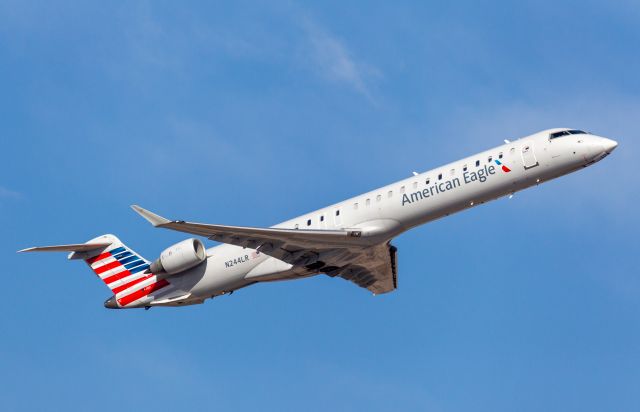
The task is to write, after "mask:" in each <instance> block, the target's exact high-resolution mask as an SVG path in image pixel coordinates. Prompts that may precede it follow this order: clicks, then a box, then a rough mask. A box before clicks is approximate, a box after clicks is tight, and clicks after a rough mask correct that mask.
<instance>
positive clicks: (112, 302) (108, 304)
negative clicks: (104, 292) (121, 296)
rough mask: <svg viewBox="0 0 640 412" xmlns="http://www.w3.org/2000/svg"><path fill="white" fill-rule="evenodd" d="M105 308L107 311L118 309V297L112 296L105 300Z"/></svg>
mask: <svg viewBox="0 0 640 412" xmlns="http://www.w3.org/2000/svg"><path fill="white" fill-rule="evenodd" d="M104 307H105V308H107V309H118V302H116V297H115V296H111V297H110V298H109V299H107V300H105V301H104Z"/></svg>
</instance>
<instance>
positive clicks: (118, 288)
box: [112, 273, 153, 295]
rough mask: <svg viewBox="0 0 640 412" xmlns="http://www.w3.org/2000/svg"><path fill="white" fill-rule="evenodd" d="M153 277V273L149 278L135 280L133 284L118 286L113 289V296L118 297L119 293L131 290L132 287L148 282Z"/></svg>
mask: <svg viewBox="0 0 640 412" xmlns="http://www.w3.org/2000/svg"><path fill="white" fill-rule="evenodd" d="M151 276H153V273H149V274H148V275H147V276H143V277H141V278H138V279H134V280H132V281H131V282H127V283H125V284H124V285H121V286H118V287H117V288H113V289H112V290H113V294H114V295H117V294H118V293H120V292H122V291H123V290H126V289H129V288H130V287H131V286H133V285H135V284H137V283H140V282H142V281H143V280H147V279H149V278H150V277H151Z"/></svg>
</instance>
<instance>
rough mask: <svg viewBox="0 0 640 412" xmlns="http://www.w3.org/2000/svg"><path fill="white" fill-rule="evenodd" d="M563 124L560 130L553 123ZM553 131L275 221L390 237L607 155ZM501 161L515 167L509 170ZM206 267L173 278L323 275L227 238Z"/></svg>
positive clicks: (595, 141)
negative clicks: (553, 134)
mask: <svg viewBox="0 0 640 412" xmlns="http://www.w3.org/2000/svg"><path fill="white" fill-rule="evenodd" d="M554 130H562V129H554ZM554 130H547V131H544V132H540V133H536V134H534V135H531V136H527V137H524V138H522V139H519V140H516V141H513V142H509V143H506V144H504V145H501V146H498V147H495V148H493V149H490V150H487V151H484V152H481V153H478V154H475V155H473V156H470V157H467V158H464V159H461V160H458V161H456V162H453V163H449V164H446V165H444V166H441V167H438V168H435V169H433V170H429V171H427V172H425V173H421V174H418V175H415V176H411V177H410V178H407V179H404V180H401V181H399V182H395V183H392V184H390V185H387V186H384V187H381V188H379V189H376V190H372V191H370V192H367V193H364V194H362V195H359V196H356V197H353V198H351V199H348V200H345V201H343V202H340V203H336V204H333V205H330V206H327V207H324V208H322V209H318V210H316V211H313V212H311V213H307V214H305V215H302V216H299V217H296V218H294V219H291V220H288V221H286V222H283V223H280V224H278V225H276V226H274V227H276V228H289V229H294V228H297V229H336V228H339V229H344V228H354V229H360V230H363V231H369V232H370V233H374V234H375V235H374V236H373V239H374V240H375V242H378V243H382V242H387V241H389V240H390V239H392V238H393V237H395V236H398V235H399V234H401V233H402V232H405V231H407V230H409V229H411V228H413V227H415V226H418V225H421V224H424V223H427V222H430V221H432V220H436V219H439V218H442V217H445V216H448V215H450V214H452V213H455V212H459V211H461V210H464V209H467V208H470V207H473V206H477V205H480V204H482V203H485V202H487V201H490V200H493V199H497V198H499V197H502V196H505V195H509V194H512V193H514V192H517V191H519V190H522V189H526V188H528V187H530V186H533V185H537V184H539V183H543V182H546V181H548V180H551V179H554V178H556V177H559V176H562V175H565V174H567V173H571V172H573V171H575V170H578V169H580V168H582V167H585V166H588V165H590V164H592V163H595V162H596V161H598V160H601V159H602V158H604V157H605V156H606V155H607V154H609V153H610V152H611V151H612V150H613V149H614V148H615V147H616V143H615V142H614V141H612V140H609V139H606V138H603V137H599V136H595V135H591V134H573V135H565V136H561V137H557V138H553V139H550V133H552V132H554ZM496 160H498V161H499V162H500V163H502V165H504V166H505V167H507V168H508V169H509V170H510V171H509V172H505V171H504V170H503V169H502V166H501V165H499V164H497V162H496ZM207 255H208V258H207V261H206V265H205V268H199V269H197V270H195V269H194V270H191V271H187V272H185V273H184V274H183V275H181V276H179V277H176V278H175V279H172V283H177V284H178V286H180V287H181V288H182V289H183V290H189V291H190V292H191V294H192V296H193V297H199V298H208V297H213V296H216V295H219V294H224V293H227V292H230V291H233V290H235V289H239V288H242V287H244V286H247V285H250V284H252V283H256V282H260V281H269V280H283V279H295V278H299V277H305V276H310V275H315V274H318V273H319V272H318V271H317V270H316V271H314V270H310V269H306V268H300V267H292V266H291V265H290V264H288V263H285V262H282V261H280V260H278V259H275V258H273V257H270V256H267V255H265V254H260V253H258V252H256V251H255V250H252V249H246V248H241V247H238V246H233V245H228V244H223V245H219V246H216V247H213V248H210V249H208V250H207Z"/></svg>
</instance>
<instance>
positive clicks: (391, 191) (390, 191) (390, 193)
mask: <svg viewBox="0 0 640 412" xmlns="http://www.w3.org/2000/svg"><path fill="white" fill-rule="evenodd" d="M391 196H393V190H389V193H387V197H388V198H389V199H391Z"/></svg>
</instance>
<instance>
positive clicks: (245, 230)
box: [131, 205, 365, 247]
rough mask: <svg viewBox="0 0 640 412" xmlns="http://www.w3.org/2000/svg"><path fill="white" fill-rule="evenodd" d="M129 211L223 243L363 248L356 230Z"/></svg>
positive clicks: (139, 209) (159, 224) (156, 223)
mask: <svg viewBox="0 0 640 412" xmlns="http://www.w3.org/2000/svg"><path fill="white" fill-rule="evenodd" d="M131 208H132V209H133V210H134V211H135V212H136V213H138V214H139V215H140V216H142V217H143V218H145V219H146V220H147V221H149V222H150V223H151V224H152V225H153V226H154V227H161V228H166V229H172V230H176V231H179V232H185V233H191V234H194V235H198V236H205V237H209V238H211V239H213V240H217V241H220V242H223V243H232V244H235V243H236V242H230V241H227V240H225V237H227V236H230V237H233V236H240V237H245V238H249V239H255V240H256V241H257V242H258V243H260V242H261V241H269V240H274V241H281V242H290V241H295V242H300V243H305V244H309V245H322V246H325V247H326V246H337V247H349V246H364V243H365V242H362V240H364V239H362V238H361V231H360V230H348V229H346V230H310V229H282V228H258V227H246V226H226V225H212V224H205V223H194V222H185V221H183V220H169V219H166V218H164V217H162V216H160V215H157V214H155V213H153V212H151V211H149V210H146V209H144V208H142V207H140V206H138V205H132V206H131Z"/></svg>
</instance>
